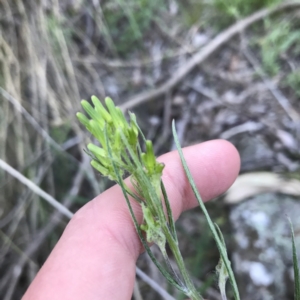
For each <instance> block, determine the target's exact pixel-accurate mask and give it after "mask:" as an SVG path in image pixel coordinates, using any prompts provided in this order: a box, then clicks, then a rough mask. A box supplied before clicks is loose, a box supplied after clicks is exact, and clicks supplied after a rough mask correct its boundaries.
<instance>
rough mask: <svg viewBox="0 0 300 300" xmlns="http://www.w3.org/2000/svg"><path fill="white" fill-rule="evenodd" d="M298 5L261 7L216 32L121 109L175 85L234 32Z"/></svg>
mask: <svg viewBox="0 0 300 300" xmlns="http://www.w3.org/2000/svg"><path fill="white" fill-rule="evenodd" d="M297 6H300V1H289V2H286V3H282V4H280V5H277V6H275V7H274V8H271V9H262V10H259V11H258V12H256V13H254V14H252V15H251V16H249V17H247V18H245V19H242V20H240V21H238V22H237V23H235V24H233V25H232V26H230V27H229V28H227V29H226V30H224V31H223V32H221V33H220V34H218V35H217V36H216V37H215V38H214V39H213V40H212V41H210V42H209V43H208V44H207V45H206V46H204V47H203V48H202V49H201V50H200V51H199V52H198V53H196V54H195V55H194V56H192V57H191V58H190V60H188V61H187V63H185V64H184V66H183V67H181V68H179V69H178V70H177V71H176V72H174V74H175V75H174V76H172V77H171V78H170V79H169V80H168V81H167V82H166V83H164V84H163V85H162V86H160V87H158V88H155V89H154V90H150V91H146V92H143V93H140V94H138V95H136V96H135V97H133V98H132V99H130V100H128V101H127V102H125V103H124V104H123V105H121V106H120V107H121V109H122V110H123V111H125V110H127V109H130V108H132V107H134V106H137V105H140V104H142V103H145V102H148V101H151V100H154V99H156V98H158V97H160V96H162V95H163V94H165V93H166V92H168V91H169V90H171V89H172V88H173V87H175V86H176V85H177V84H178V83H179V82H180V81H181V80H183V79H184V78H185V77H186V76H187V75H188V74H189V73H190V72H191V71H192V70H193V69H194V68H195V67H196V66H197V65H199V64H200V63H202V62H203V61H204V60H205V59H206V58H208V57H209V56H210V55H211V54H212V53H214V52H215V51H216V50H217V49H218V48H220V47H221V46H222V45H224V44H225V43H226V42H228V40H230V39H231V38H232V37H234V36H235V35H236V34H238V33H239V32H241V31H242V30H245V29H246V28H247V27H249V26H250V25H252V24H253V23H255V22H257V21H259V20H262V19H263V18H265V17H267V16H268V15H270V14H273V13H275V12H278V11H280V10H283V9H288V8H293V7H297Z"/></svg>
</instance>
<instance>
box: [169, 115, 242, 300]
mask: <svg viewBox="0 0 300 300" xmlns="http://www.w3.org/2000/svg"><path fill="white" fill-rule="evenodd" d="M172 131H173V137H174V141H175V144H176V147H177V150H178V153H179V156H180V159H181V163H182V166H183V169H184V171H185V174H186V176H187V179H188V181H189V184H190V186H191V188H192V190H193V193H194V195H195V197H196V199H197V201H198V203H199V205H200V207H201V209H202V211H203V213H204V215H205V217H206V220H207V223H208V226H209V228H210V230H211V232H212V234H213V237H214V239H215V241H216V244H217V247H218V249H219V252H220V255H221V257H222V259H223V261H224V264H225V266H226V269H227V272H228V275H229V280H230V283H231V285H232V288H233V294H234V299H235V300H240V296H239V291H238V287H237V283H236V280H235V277H234V273H233V271H232V268H231V263H230V261H229V259H228V256H227V251H226V249H224V246H223V242H222V241H221V239H220V237H219V235H218V233H217V230H216V228H215V226H214V223H213V222H212V220H211V218H210V216H209V214H208V212H207V210H206V207H205V205H204V203H203V201H202V198H201V196H200V194H199V192H198V189H197V187H196V184H195V182H194V180H193V177H192V175H191V172H190V170H189V168H188V166H187V163H186V160H185V158H184V156H183V152H182V149H181V146H180V143H179V140H178V136H177V132H176V128H175V121H174V120H173V122H172Z"/></svg>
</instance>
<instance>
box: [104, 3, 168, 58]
mask: <svg viewBox="0 0 300 300" xmlns="http://www.w3.org/2000/svg"><path fill="white" fill-rule="evenodd" d="M163 7H164V3H163V2H162V1H159V0H152V1H146V0H137V1H136V0H135V1H124V0H115V1H114V2H111V1H109V2H107V3H106V4H104V5H103V16H104V19H105V22H106V24H107V28H108V31H109V34H110V36H111V38H112V40H113V42H114V44H115V46H116V49H117V51H118V52H119V54H121V55H125V54H127V53H128V52H130V51H131V49H132V48H133V47H137V45H139V44H140V42H141V41H142V37H143V36H144V34H145V33H146V32H147V31H148V30H149V28H150V25H151V22H152V20H153V19H154V16H155V15H156V14H157V13H158V12H159V11H160V10H161V9H162V8H163Z"/></svg>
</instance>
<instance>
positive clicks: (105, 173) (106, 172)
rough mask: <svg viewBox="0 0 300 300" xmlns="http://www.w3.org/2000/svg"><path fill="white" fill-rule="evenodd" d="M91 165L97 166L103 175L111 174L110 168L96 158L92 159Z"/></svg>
mask: <svg viewBox="0 0 300 300" xmlns="http://www.w3.org/2000/svg"><path fill="white" fill-rule="evenodd" d="M91 165H92V167H93V168H95V169H96V170H97V171H98V172H99V173H100V174H102V175H103V176H109V175H110V171H109V169H108V168H105V167H104V166H102V165H101V164H100V163H99V162H97V161H96V160H94V159H93V160H92V161H91Z"/></svg>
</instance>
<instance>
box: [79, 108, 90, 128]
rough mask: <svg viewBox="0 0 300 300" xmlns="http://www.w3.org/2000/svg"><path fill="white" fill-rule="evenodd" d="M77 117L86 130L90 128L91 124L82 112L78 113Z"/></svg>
mask: <svg viewBox="0 0 300 300" xmlns="http://www.w3.org/2000/svg"><path fill="white" fill-rule="evenodd" d="M76 117H77V118H78V120H79V121H80V123H81V124H82V125H83V126H85V127H86V128H88V127H89V126H90V124H89V119H88V118H87V117H86V116H85V115H84V114H83V113H81V112H78V113H77V114H76Z"/></svg>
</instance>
